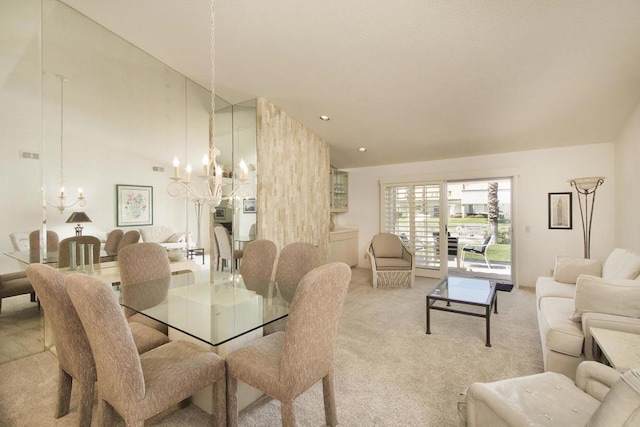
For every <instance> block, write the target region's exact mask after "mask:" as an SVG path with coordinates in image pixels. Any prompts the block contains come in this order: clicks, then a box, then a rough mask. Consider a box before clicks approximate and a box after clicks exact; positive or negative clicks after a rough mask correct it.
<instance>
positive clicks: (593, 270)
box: [553, 256, 602, 283]
mask: <svg viewBox="0 0 640 427" xmlns="http://www.w3.org/2000/svg"><path fill="white" fill-rule="evenodd" d="M581 274H588V275H590V276H602V261H600V260H598V259H582V258H573V257H567V256H558V257H556V268H555V269H554V271H553V279H554V280H555V281H556V282H560V283H576V280H578V276H579V275H581Z"/></svg>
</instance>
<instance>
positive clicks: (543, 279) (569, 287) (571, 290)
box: [536, 276, 576, 306]
mask: <svg viewBox="0 0 640 427" xmlns="http://www.w3.org/2000/svg"><path fill="white" fill-rule="evenodd" d="M575 292H576V285H574V284H569V283H560V282H556V281H555V280H553V277H548V276H540V277H538V279H537V280H536V300H537V301H538V306H539V305H540V299H542V298H544V297H558V298H570V299H573V295H574V294H575Z"/></svg>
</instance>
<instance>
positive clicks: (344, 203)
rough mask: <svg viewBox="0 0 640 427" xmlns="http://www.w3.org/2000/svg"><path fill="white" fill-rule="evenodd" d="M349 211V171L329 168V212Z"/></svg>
mask: <svg viewBox="0 0 640 427" xmlns="http://www.w3.org/2000/svg"><path fill="white" fill-rule="evenodd" d="M348 211H349V173H348V172H344V171H341V170H338V169H335V168H331V212H332V213H340V212H348Z"/></svg>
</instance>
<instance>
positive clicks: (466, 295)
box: [427, 276, 498, 347]
mask: <svg viewBox="0 0 640 427" xmlns="http://www.w3.org/2000/svg"><path fill="white" fill-rule="evenodd" d="M438 301H442V302H445V303H446V305H444V306H443V305H435V304H436V303H437V302H438ZM451 303H456V304H464V305H472V306H477V307H484V313H479V312H473V311H465V310H460V309H455V308H451ZM492 309H493V312H494V313H496V314H498V294H497V293H496V282H493V281H491V280H486V279H473V278H469V277H455V276H449V277H445V278H444V279H442V280H441V281H440V282H439V283H438V284H437V285H436V287H435V288H434V289H433V291H431V293H429V294H427V334H430V333H431V314H430V312H431V310H440V311H449V312H451V313H458V314H465V315H467V316H475V317H484V318H485V319H486V329H487V340H486V344H485V345H486V346H487V347H491V310H492Z"/></svg>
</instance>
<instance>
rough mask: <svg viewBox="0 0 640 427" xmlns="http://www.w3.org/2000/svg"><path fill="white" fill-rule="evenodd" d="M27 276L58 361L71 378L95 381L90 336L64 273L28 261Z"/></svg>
mask: <svg viewBox="0 0 640 427" xmlns="http://www.w3.org/2000/svg"><path fill="white" fill-rule="evenodd" d="M27 276H28V277H29V281H30V282H31V285H32V286H33V289H34V290H35V291H36V293H37V294H38V299H39V300H40V304H42V307H43V309H44V311H45V312H46V313H47V319H48V321H49V323H50V325H51V331H52V332H53V340H54V342H55V344H56V351H57V354H58V363H59V364H60V366H61V367H62V368H63V369H64V370H65V371H66V372H67V373H68V374H69V375H71V376H72V377H73V378H76V379H79V380H80V379H86V380H87V381H89V380H93V381H95V380H96V369H95V363H94V361H93V355H92V354H91V347H90V346H89V340H88V339H87V335H86V334H85V331H84V328H83V327H82V323H81V322H80V318H79V317H78V313H77V312H76V309H75V308H74V307H73V304H72V303H71V299H70V298H69V294H68V293H67V288H66V285H65V282H64V276H63V275H62V274H61V273H60V272H58V271H57V270H56V269H55V268H52V267H50V266H48V265H46V264H30V265H29V266H28V267H27ZM83 382H84V381H83Z"/></svg>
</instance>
